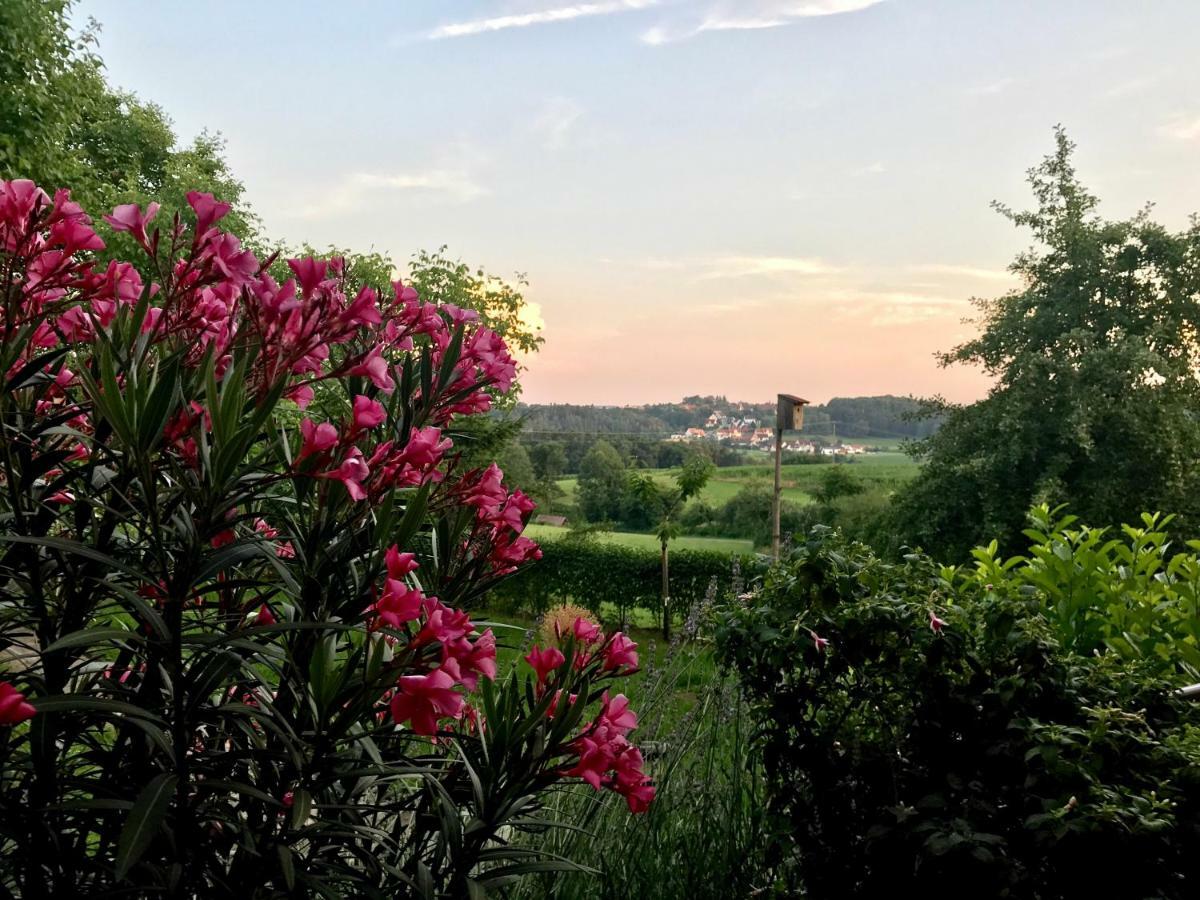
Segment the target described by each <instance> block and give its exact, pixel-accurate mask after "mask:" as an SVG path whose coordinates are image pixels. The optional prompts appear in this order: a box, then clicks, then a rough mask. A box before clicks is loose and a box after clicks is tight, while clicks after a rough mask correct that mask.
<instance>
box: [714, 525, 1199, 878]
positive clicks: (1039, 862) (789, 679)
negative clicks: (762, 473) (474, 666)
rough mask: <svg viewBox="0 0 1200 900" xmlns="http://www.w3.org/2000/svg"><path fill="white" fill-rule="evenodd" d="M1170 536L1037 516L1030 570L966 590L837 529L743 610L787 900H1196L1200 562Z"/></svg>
mask: <svg viewBox="0 0 1200 900" xmlns="http://www.w3.org/2000/svg"><path fill="white" fill-rule="evenodd" d="M1161 524H1162V521H1161V520H1160V519H1157V518H1156V517H1153V516H1150V517H1147V518H1146V519H1145V521H1144V522H1143V523H1142V525H1143V527H1141V528H1132V527H1131V528H1126V529H1123V530H1122V531H1120V532H1116V533H1109V532H1105V531H1101V530H1093V529H1087V528H1082V527H1074V526H1075V523H1074V522H1073V520H1071V519H1069V518H1065V519H1060V518H1056V517H1055V514H1054V513H1052V512H1051V511H1049V510H1046V509H1040V510H1035V512H1034V526H1033V528H1032V529H1031V530H1030V532H1029V539H1030V542H1031V551H1030V554H1029V556H1027V557H1013V558H1010V559H1001V558H998V557H997V555H996V551H995V547H991V548H982V549H980V550H977V551H976V563H975V565H973V566H968V567H963V568H953V567H943V566H939V565H937V564H936V563H934V562H933V561H932V560H931V559H929V558H928V557H926V556H923V555H920V554H910V555H908V556H906V557H905V558H904V559H903V561H902V562H900V563H897V564H889V563H885V562H882V561H880V560H879V559H878V558H876V557H875V556H874V554H873V553H872V552H871V551H870V550H868V549H867V548H866V547H865V546H864V545H861V544H855V543H852V542H849V541H847V540H846V539H845V538H843V537H841V536H840V535H838V534H837V533H835V532H832V531H830V530H828V529H823V528H817V529H814V531H813V532H812V533H811V534H810V536H809V537H808V538H807V539H806V540H801V541H799V542H798V543H797V544H796V546H795V547H794V549H793V551H792V552H791V554H790V556H789V557H788V558H787V559H786V560H785V561H784V562H783V563H782V564H781V565H780V566H779V567H777V568H776V569H774V570H772V571H771V572H770V573H769V574H768V575H767V576H766V578H765V579H764V581H763V582H762V584H761V585H760V587H759V588H758V589H757V590H756V591H752V592H750V593H746V594H743V595H742V596H741V597H740V598H739V599H737V600H735V601H732V602H731V603H730V604H729V605H728V606H727V607H726V609H724V610H723V611H722V613H721V621H720V624H719V628H718V650H719V658H720V659H722V660H723V661H724V662H725V663H726V664H727V665H728V666H730V667H731V668H732V669H734V670H735V671H736V672H737V674H738V676H739V678H740V680H741V683H742V687H743V690H744V692H745V695H746V697H747V698H748V700H749V701H750V702H751V704H752V707H753V709H754V714H755V718H756V724H757V728H758V740H757V748H758V750H759V751H760V752H761V753H762V759H763V764H764V766H765V769H766V773H767V785H768V786H767V798H768V799H767V805H768V807H769V809H770V812H771V815H772V817H773V820H774V825H773V829H774V839H773V840H772V841H771V854H770V859H769V861H768V865H769V866H770V867H771V868H772V869H773V871H774V872H775V875H776V878H777V882H778V884H780V885H783V887H782V888H780V890H781V891H782V892H785V893H789V894H802V895H803V896H806V897H811V898H853V897H862V898H867V897H881V896H909V895H913V896H922V897H935V898H936V897H946V898H950V897H962V896H971V897H1030V898H1075V897H1089V896H1097V897H1100V896H1103V897H1114V898H1135V897H1136V898H1145V897H1164V898H1184V897H1190V896H1193V895H1194V893H1195V885H1196V884H1198V883H1200V765H1198V764H1200V706H1197V705H1196V702H1195V701H1193V700H1190V699H1186V698H1184V697H1181V696H1179V695H1177V694H1176V693H1175V691H1176V689H1177V688H1179V687H1180V686H1181V685H1184V684H1187V683H1188V682H1189V681H1191V680H1195V677H1194V671H1195V670H1194V663H1193V658H1194V652H1195V634H1194V629H1195V628H1196V608H1195V603H1194V599H1193V598H1194V587H1195V577H1196V572H1197V569H1196V565H1197V558H1196V556H1195V555H1194V554H1193V553H1191V552H1188V551H1185V550H1180V551H1179V552H1178V553H1175V552H1172V551H1170V549H1169V545H1168V542H1167V541H1166V540H1165V538H1164V537H1163V535H1162V532H1161V531H1160V530H1159V527H1160V526H1161ZM1193 549H1194V548H1193Z"/></svg>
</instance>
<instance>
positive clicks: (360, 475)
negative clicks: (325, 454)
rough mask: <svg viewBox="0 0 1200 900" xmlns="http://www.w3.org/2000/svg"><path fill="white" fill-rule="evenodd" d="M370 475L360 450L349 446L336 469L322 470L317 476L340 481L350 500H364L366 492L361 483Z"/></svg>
mask: <svg viewBox="0 0 1200 900" xmlns="http://www.w3.org/2000/svg"><path fill="white" fill-rule="evenodd" d="M370 475H371V469H370V467H369V466H368V465H367V463H366V461H365V460H364V459H363V455H362V451H361V450H359V449H358V448H357V447H351V448H350V450H349V451H348V452H347V453H346V455H345V457H343V459H342V461H341V463H340V464H339V465H338V467H337V468H336V469H333V470H331V471H329V472H323V473H322V474H321V475H320V476H319V477H321V478H329V479H332V480H334V481H340V482H341V483H342V484H343V485H345V487H346V492H347V493H348V494H349V495H350V499H351V500H355V501H357V500H366V499H367V492H366V490H365V489H364V488H363V486H362V484H363V482H364V481H366V480H367V479H368V478H369V477H370Z"/></svg>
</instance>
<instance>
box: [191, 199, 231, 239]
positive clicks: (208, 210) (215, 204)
mask: <svg viewBox="0 0 1200 900" xmlns="http://www.w3.org/2000/svg"><path fill="white" fill-rule="evenodd" d="M187 202H188V205H189V206H191V208H192V211H193V212H194V213H195V214H196V235H197V236H200V235H203V234H204V232H206V231H208V229H209V228H211V227H212V226H213V225H214V224H216V223H217V222H219V221H220V220H221V219H223V218H225V216H227V215H228V214H229V210H230V209H231V208H232V207H231V206H230V205H229V204H228V203H223V202H221V201H220V200H217V199H216V198H215V197H213V195H212V194H205V193H201V192H200V191H188V193H187Z"/></svg>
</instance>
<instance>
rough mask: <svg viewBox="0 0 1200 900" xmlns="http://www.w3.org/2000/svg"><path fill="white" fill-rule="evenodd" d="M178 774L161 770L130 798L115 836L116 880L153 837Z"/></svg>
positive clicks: (142, 851)
mask: <svg viewBox="0 0 1200 900" xmlns="http://www.w3.org/2000/svg"><path fill="white" fill-rule="evenodd" d="M178 780H179V779H178V778H177V777H176V776H175V775H173V774H170V773H167V772H164V773H163V774H161V775H156V776H155V777H154V778H152V779H151V780H150V783H149V784H148V785H146V786H145V787H144V788H143V789H142V792H141V793H140V794H138V798H137V800H135V801H134V804H133V809H132V810H130V811H129V818H128V819H126V820H125V827H124V828H122V829H121V836H120V838H119V839H118V840H117V873H116V874H117V880H118V881H124V880H125V876H126V875H128V874H129V870H130V869H132V868H133V867H134V866H135V865H136V864H137V861H138V860H139V859H141V858H142V854H143V853H145V852H146V849H147V848H148V847H149V846H150V842H151V841H153V840H154V836H155V835H156V834H158V831H159V829H160V828H161V827H162V823H163V819H165V818H166V815H167V810H168V809H170V806H171V795H172V794H173V793H175V785H176V783H177V782H178Z"/></svg>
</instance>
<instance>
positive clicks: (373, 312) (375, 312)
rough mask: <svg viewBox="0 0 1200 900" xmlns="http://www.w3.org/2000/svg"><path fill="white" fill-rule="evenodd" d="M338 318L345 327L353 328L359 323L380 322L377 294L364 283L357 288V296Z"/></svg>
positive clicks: (381, 320) (381, 318) (374, 323)
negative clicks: (360, 287)
mask: <svg viewBox="0 0 1200 900" xmlns="http://www.w3.org/2000/svg"><path fill="white" fill-rule="evenodd" d="M338 318H339V320H340V321H341V323H342V324H343V325H344V326H345V327H347V328H355V327H358V326H359V325H379V324H381V323H382V322H383V317H382V316H381V315H380V314H379V296H378V295H377V294H376V293H375V291H374V290H373V289H372V288H369V287H366V286H365V285H364V286H363V287H362V289H361V290H359V292H358V296H356V297H355V298H354V300H353V301H352V302H351V303H350V305H349V306H347V307H346V308H345V309H344V310H343V311H342V313H341V315H340V316H339V317H338Z"/></svg>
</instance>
